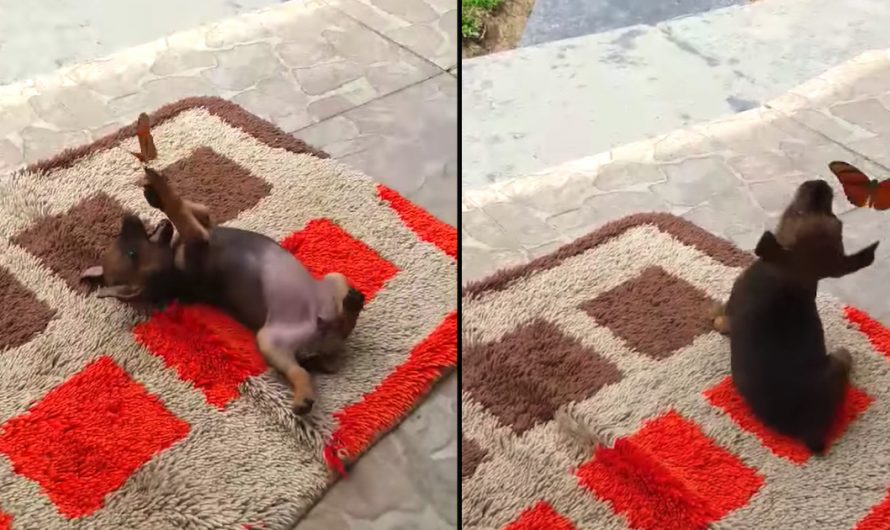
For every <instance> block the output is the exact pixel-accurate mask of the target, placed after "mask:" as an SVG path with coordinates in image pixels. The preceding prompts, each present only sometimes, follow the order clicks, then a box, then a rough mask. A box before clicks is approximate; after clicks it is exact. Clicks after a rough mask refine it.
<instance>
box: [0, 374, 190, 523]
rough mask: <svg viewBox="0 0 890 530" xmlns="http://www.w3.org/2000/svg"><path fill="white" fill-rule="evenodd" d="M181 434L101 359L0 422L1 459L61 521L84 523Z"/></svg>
mask: <svg viewBox="0 0 890 530" xmlns="http://www.w3.org/2000/svg"><path fill="white" fill-rule="evenodd" d="M188 432H189V425H188V423H186V422H184V421H182V420H180V419H179V418H177V417H176V416H174V415H173V414H172V413H170V411H168V410H167V409H166V408H165V407H164V405H163V404H162V403H161V402H160V401H159V400H158V399H157V398H156V397H155V396H152V395H151V394H149V393H148V392H146V390H145V388H143V386H142V385H141V384H139V383H137V382H135V381H133V380H132V379H131V378H130V376H129V375H127V373H126V372H124V371H123V370H122V369H121V368H120V367H119V366H118V365H116V364H115V363H114V361H112V360H111V359H110V358H108V357H102V358H100V359H99V360H97V361H95V362H93V363H92V364H90V365H88V366H87V367H86V368H84V369H83V370H82V371H81V372H79V373H78V374H76V375H74V376H72V377H71V378H70V379H68V380H67V381H65V382H64V383H62V384H61V385H60V386H58V387H56V388H55V389H53V390H51V391H50V392H49V393H48V394H47V395H46V396H45V397H44V398H43V399H42V400H40V401H39V402H38V403H37V404H36V405H34V406H33V407H31V409H30V410H28V412H26V413H24V414H22V415H21V416H18V417H15V418H12V419H11V420H9V421H7V422H6V423H4V424H3V425H2V427H0V453H3V454H4V455H6V456H7V457H8V458H9V460H10V461H11V462H12V466H13V470H14V471H15V472H16V473H18V474H20V475H22V476H24V477H26V478H28V479H30V480H33V481H34V482H36V483H37V484H39V485H40V487H41V488H42V489H43V491H44V492H45V493H46V495H47V496H48V497H49V499H50V500H51V501H52V502H53V504H55V506H56V508H58V510H59V512H61V513H62V515H64V516H66V517H68V518H74V517H83V516H85V515H89V514H91V513H93V512H94V511H96V510H98V509H99V508H101V507H102V503H103V499H104V498H105V496H106V495H107V494H109V493H111V492H112V491H114V490H116V489H117V488H119V487H120V486H121V485H123V483H124V482H126V480H127V479H128V478H129V477H130V475H132V474H133V472H134V471H136V470H137V469H138V468H139V467H140V466H141V465H143V464H145V463H146V462H148V461H149V460H150V459H151V458H152V457H153V456H154V455H156V454H157V453H160V452H161V451H164V450H165V449H167V448H169V447H170V446H171V445H173V444H174V443H176V442H177V441H179V440H181V439H183V438H184V437H185V436H186V435H187V434H188Z"/></svg>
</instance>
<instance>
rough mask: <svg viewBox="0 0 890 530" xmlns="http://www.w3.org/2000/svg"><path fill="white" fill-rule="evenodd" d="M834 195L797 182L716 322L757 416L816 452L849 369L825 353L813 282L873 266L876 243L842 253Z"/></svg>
mask: <svg viewBox="0 0 890 530" xmlns="http://www.w3.org/2000/svg"><path fill="white" fill-rule="evenodd" d="M832 199H833V193H832V190H831V187H830V186H829V185H828V184H827V183H826V182H824V181H822V180H811V181H807V182H804V183H803V184H801V185H800V187H799V188H798V189H797V192H796V193H795V196H794V199H793V200H792V201H791V204H790V205H788V208H787V209H786V210H785V212H784V213H783V214H782V218H781V220H780V222H779V227H778V229H777V231H776V234H775V235H773V234H772V233H770V232H768V231H767V232H764V234H763V236H762V237H761V238H760V241H759V242H758V243H757V248H756V250H755V254H756V255H757V257H758V259H757V261H755V262H754V263H753V264H752V265H751V266H750V267H748V268H747V269H746V270H745V271H744V272H742V274H741V275H740V276H739V277H738V279H736V281H735V284H734V285H733V287H732V292H731V294H730V296H729V301H728V302H727V303H726V305H725V307H724V308H723V311H722V313H721V314H719V315H718V316H717V318H716V319H715V321H714V325H715V328H717V330H718V331H720V332H721V333H728V334H729V338H730V348H731V351H732V355H731V357H732V361H731V363H732V378H733V382H734V383H735V387H736V389H737V390H738V392H739V394H741V396H742V398H743V399H744V400H745V402H746V403H747V404H748V406H749V407H750V408H751V410H752V411H753V412H754V415H755V416H756V417H757V418H758V419H759V420H760V421H761V422H763V423H764V424H766V425H767V426H769V427H771V428H772V429H774V430H776V431H778V432H780V433H782V434H785V435H788V436H791V437H793V438H796V439H798V440H800V441H802V442H803V443H804V444H805V445H806V446H807V448H809V449H810V450H811V451H812V452H813V453H816V454H822V453H824V451H825V447H826V442H827V441H826V436H827V433H828V429H829V428H830V426H831V424H832V423H833V421H834V418H835V415H836V413H837V411H838V407H839V406H840V404H841V402H842V400H843V397H844V393H845V388H846V385H847V381H848V378H849V373H850V369H851V366H852V359H851V357H850V354H849V353H848V352H846V351H843V350H841V351H837V352H834V353H832V354H831V355H829V354H828V353H827V351H826V348H825V337H824V334H823V330H822V321H821V320H820V318H819V313H818V312H817V310H816V287H817V285H818V283H819V280H821V279H823V278H840V277H841V276H845V275H847V274H850V273H853V272H856V271H858V270H859V269H862V268H864V267H867V266H869V265H871V263H872V262H873V261H874V258H875V249H876V248H877V246H878V244H877V243H874V244H872V245H870V246H869V247H867V248H865V249H863V250H861V251H859V252H857V253H856V254H853V255H850V256H847V255H846V254H844V245H843V240H842V225H841V221H840V219H838V218H837V217H836V216H835V215H834V213H832V210H831V205H832Z"/></svg>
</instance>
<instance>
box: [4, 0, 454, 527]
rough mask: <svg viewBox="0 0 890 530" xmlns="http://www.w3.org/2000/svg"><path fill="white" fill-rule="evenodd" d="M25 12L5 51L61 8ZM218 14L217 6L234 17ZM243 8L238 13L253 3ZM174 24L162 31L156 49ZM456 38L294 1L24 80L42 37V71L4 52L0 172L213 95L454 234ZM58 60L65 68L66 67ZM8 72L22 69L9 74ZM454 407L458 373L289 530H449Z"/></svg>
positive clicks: (415, 4) (71, 47)
mask: <svg viewBox="0 0 890 530" xmlns="http://www.w3.org/2000/svg"><path fill="white" fill-rule="evenodd" d="M28 4H29V8H33V9H37V10H38V11H33V12H32V10H25V8H24V7H18V6H14V7H7V6H6V5H5V4H3V3H0V13H3V15H4V16H3V17H2V20H0V35H2V37H0V44H3V41H2V39H4V38H7V39H8V38H9V34H8V33H7V31H6V30H4V29H3V28H7V26H8V28H12V27H23V26H27V25H28V24H32V22H33V24H32V27H34V28H36V27H44V26H40V25H39V24H43V23H44V22H43V21H31V18H32V17H36V16H37V14H39V13H41V12H42V11H40V10H44V9H45V10H52V9H53V8H57V9H60V10H62V9H64V6H58V5H56V4H53V3H50V2H46V4H47V5H39V6H37V7H35V6H34V5H33V4H34V3H33V2H29V3H28ZM88 4H89V3H88ZM11 5H12V4H10V6H11ZM165 5H166V4H164V3H162V4H161V7H157V6H158V4H157V3H156V2H154V3H152V4H151V6H153V15H152V16H153V17H154V16H159V15H157V13H165V12H167V13H168V14H169V13H171V12H172V13H174V14H172V15H170V16H168V17H162V18H173V19H177V17H178V19H177V20H175V21H174V22H170V24H180V23H182V24H186V23H188V24H192V23H194V22H195V19H193V18H191V19H190V18H189V17H190V16H192V15H190V14H189V13H188V11H189V10H191V9H193V8H194V6H192V7H189V6H186V7H183V6H181V5H180V4H176V5H175V6H174V5H173V4H169V6H167V7H166V8H165V7H164V6H165ZM227 5H228V7H226V8H225V9H230V8H231V9H235V8H234V7H232V6H233V5H234V4H227ZM239 5H240V6H243V9H245V10H246V9H247V8H248V7H249V6H253V5H255V4H248V3H246V2H242V3H241V4H239ZM84 9H85V10H86V11H89V10H90V9H92V8H91V7H90V6H89V5H85V7H84ZM96 9H98V7H97V8H96ZM110 9H112V10H114V9H117V8H110ZM163 9H167V11H164V10H163ZM194 9H197V8H194ZM219 9H220V10H223V9H224V8H222V7H220V8H219ZM237 9H241V7H239V8H237ZM134 13H138V9H137V8H135V7H128V8H127V13H126V16H124V14H120V13H118V15H119V16H118V18H117V20H118V21H120V20H129V19H130V18H134V20H140V19H146V18H147V17H145V16H143V17H138V16H136V15H135V14H134ZM208 13H212V16H211V20H212V19H213V18H218V16H217V13H222V11H213V9H211V8H210V7H207V8H206V10H205V9H204V5H203V4H202V9H201V10H200V13H199V14H201V15H202V16H205V15H206V16H210V15H208ZM10 16H14V17H17V18H16V19H15V20H10V18H9V17H10ZM97 16H98V15H97ZM106 16H107V17H110V18H102V19H101V20H104V21H106V22H107V21H108V20H112V21H113V20H114V12H113V11H108V12H106V13H104V14H102V17H106ZM93 20H95V19H93ZM3 24H6V25H7V26H3ZM152 24H154V22H153V23H152ZM100 27H102V26H101V24H98V23H95V24H94V23H90V24H87V26H86V27H81V26H79V25H78V24H77V23H75V24H74V26H72V27H71V29H70V33H71V35H70V41H69V43H68V45H67V46H66V47H65V48H63V49H64V50H65V51H66V52H67V53H68V54H69V55H70V57H71V58H72V59H71V61H72V62H74V61H78V60H80V59H82V58H91V57H95V56H98V55H101V54H104V53H106V52H107V51H109V50H111V48H109V49H108V50H107V51H106V52H97V51H96V49H95V48H93V47H92V44H89V40H90V38H89V36H90V35H91V33H92V32H93V31H100V30H99V29H98V28H100ZM177 27H179V26H163V27H156V28H155V31H154V33H155V34H156V35H153V36H152V38H153V37H160V36H161V35H162V34H164V33H165V32H169V31H171V30H174V29H177ZM77 28H80V29H77ZM16 31H18V33H15V34H14V35H13V37H14V40H15V41H16V42H19V43H22V42H26V41H27V34H26V33H24V32H21V31H20V30H16ZM101 31H103V32H104V31H108V32H110V33H109V35H113V34H114V32H113V31H111V30H110V29H104V30H101ZM141 31H142V29H136V30H133V34H132V35H119V36H118V37H119V38H117V40H114V39H112V41H113V42H116V43H117V44H114V45H113V46H112V48H114V47H119V48H120V47H124V46H127V45H129V44H137V43H138V42H134V41H132V40H127V39H130V38H131V37H132V38H133V39H138V38H142V37H144V38H146V39H147V38H149V37H146V35H147V33H140V32H141ZM123 33H126V32H123ZM140 35H141V36H142V37H139V36H140ZM456 35H457V3H456V0H426V1H424V0H386V1H384V0H366V1H360V0H330V1H325V2H321V1H309V2H303V1H299V2H287V3H284V4H282V5H280V6H274V7H272V8H270V9H268V10H265V11H261V12H259V13H253V12H252V13H245V14H243V15H241V16H239V17H236V18H231V19H224V20H220V21H218V22H214V23H213V24H211V25H209V26H207V27H202V28H197V29H193V30H188V31H184V32H181V33H177V34H174V35H171V36H168V37H167V38H165V39H163V40H160V41H155V42H151V43H147V44H144V45H140V46H138V47H134V48H127V49H125V50H121V51H120V52H119V53H118V54H115V55H114V56H112V57H110V58H106V59H103V60H98V61H88V62H86V63H78V64H76V65H75V64H72V65H71V66H70V67H63V68H62V69H61V70H58V71H54V72H52V73H49V74H47V75H38V77H37V78H29V79H27V80H24V79H23V77H24V76H30V75H33V74H40V73H45V72H43V71H44V70H45V71H50V70H51V69H52V68H51V66H52V65H51V64H50V63H39V61H38V60H37V59H34V57H37V56H39V55H40V52H41V50H43V51H45V52H46V54H47V56H49V57H59V56H60V54H59V53H56V51H54V50H56V48H54V47H53V46H54V45H52V46H51V45H50V44H47V43H44V42H43V41H42V40H41V39H42V38H43V37H41V36H40V35H36V34H35V35H33V36H32V39H33V42H32V43H31V44H30V45H23V44H17V46H19V47H23V48H26V49H29V50H32V52H31V53H32V55H30V56H29V57H31V58H32V60H34V61H38V64H35V65H33V68H31V65H28V64H27V61H24V60H23V59H22V57H21V56H20V54H19V53H12V54H11V55H10V54H7V48H6V46H5V45H0V74H4V75H8V76H9V77H8V78H11V79H16V80H17V81H16V82H14V83H12V84H7V85H6V86H0V116H2V119H0V175H2V174H4V173H6V172H7V171H10V170H13V169H15V168H16V167H19V166H21V165H22V164H23V163H25V162H30V161H35V160H38V159H41V158H44V157H47V156H49V155H52V154H54V153H56V152H57V151H59V150H60V149H62V148H64V147H66V146H74V145H79V144H82V143H84V142H87V141H88V140H90V139H94V138H96V137H99V136H101V135H103V134H105V133H106V132H108V131H111V130H114V129H116V128H118V127H120V126H121V125H122V124H125V123H128V122H131V121H132V120H133V119H135V116H136V115H137V114H138V113H139V112H142V111H143V110H148V111H150V110H153V109H155V108H157V107H159V106H161V105H163V104H164V103H168V102H171V101H175V100H177V99H180V98H183V97H187V96H199V95H219V96H222V97H225V98H228V99H232V100H234V101H236V102H237V103H239V104H241V105H242V106H244V107H245V108H247V109H248V110H250V111H251V112H254V113H256V114H257V115H259V116H261V117H264V118H266V119H270V120H271V121H273V122H275V123H276V124H277V125H278V126H279V127H281V128H282V129H284V130H285V131H287V132H290V133H293V134H294V135H296V136H297V137H299V138H302V139H304V140H306V141H308V142H310V143H313V144H314V145H316V146H318V147H321V148H323V149H324V150H326V151H328V152H329V153H331V154H332V155H333V156H334V157H336V158H338V159H341V160H344V161H346V162H347V163H349V164H351V165H353V166H355V167H356V168H358V169H360V170H362V171H364V172H365V173H367V174H368V175H370V176H371V177H372V178H374V179H376V180H378V181H380V182H382V183H385V184H386V185H388V186H391V187H393V188H395V189H396V190H398V191H399V192H400V193H402V194H404V195H405V196H407V197H408V198H410V199H411V200H413V201H415V202H417V203H418V204H420V205H421V206H423V207H425V208H427V209H428V210H430V211H431V212H432V213H434V214H435V215H437V216H438V217H439V218H441V219H443V220H444V221H446V222H448V223H450V224H452V225H454V224H456V222H457V210H456V204H457V171H458V169H457V110H456V109H457V79H456V78H455V75H454V72H453V71H454V67H455V64H456V61H457V38H456ZM46 38H47V39H48V38H49V37H46ZM7 42H9V41H7ZM26 44H27V43H26ZM105 44H107V42H106V43H105ZM54 54H55V55H54ZM41 60H42V59H41ZM67 62H68V59H66V58H64V57H62V59H61V64H66V63H67ZM41 65H42V66H41ZM13 68H19V70H17V72H18V73H13V74H8V72H13ZM29 68H30V70H29ZM456 396H457V385H456V378H455V377H454V376H452V377H450V378H449V379H448V380H446V381H445V383H443V384H442V385H440V386H439V387H438V388H437V389H435V390H434V392H433V393H432V395H431V396H430V398H428V399H427V401H426V402H425V403H424V404H423V405H421V406H420V408H419V409H418V410H417V411H415V413H414V414H412V415H411V416H410V417H409V418H408V419H407V420H406V421H405V422H404V423H403V424H402V425H401V426H400V427H399V428H397V429H396V430H395V431H394V432H393V433H392V435H390V436H387V437H385V438H384V439H383V440H382V441H381V442H380V443H379V444H378V445H377V446H375V447H374V448H373V449H372V450H371V451H370V452H369V453H368V454H367V455H365V457H363V458H362V459H361V460H360V461H359V462H358V463H357V465H356V466H355V467H354V469H353V470H352V472H351V474H350V476H349V478H348V479H347V480H344V481H341V482H339V483H338V484H337V485H336V486H335V487H334V488H333V490H332V491H331V492H329V494H328V495H327V496H326V497H325V498H324V499H323V500H322V501H321V503H320V504H319V505H318V506H316V508H315V509H314V510H313V511H312V512H311V513H310V514H309V516H308V517H307V518H306V519H305V520H304V521H303V522H301V523H300V524H299V525H298V528H299V529H300V530H309V529H315V528H318V529H325V530H327V529H332V528H337V529H340V528H343V529H349V528H362V529H365V528H397V527H399V528H423V529H431V530H435V529H439V528H443V529H444V528H455V527H456V519H457V498H456V489H457V477H456V475H455V471H454V470H455V469H456V466H457V424H456V414H457V412H456V411H457V401H456Z"/></svg>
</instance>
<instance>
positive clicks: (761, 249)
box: [754, 230, 788, 263]
mask: <svg viewBox="0 0 890 530" xmlns="http://www.w3.org/2000/svg"><path fill="white" fill-rule="evenodd" d="M754 254H755V255H756V256H757V257H758V258H760V259H762V260H763V261H769V262H773V263H777V262H780V261H784V260H785V258H786V257H787V255H788V251H787V250H785V248H784V247H783V246H782V245H781V244H779V241H778V240H777V239H776V236H774V235H773V233H772V232H770V231H769V230H767V231H766V232H764V233H763V235H762V236H760V241H758V242H757V246H756V247H754Z"/></svg>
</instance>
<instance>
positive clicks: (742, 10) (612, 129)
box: [461, 0, 890, 189]
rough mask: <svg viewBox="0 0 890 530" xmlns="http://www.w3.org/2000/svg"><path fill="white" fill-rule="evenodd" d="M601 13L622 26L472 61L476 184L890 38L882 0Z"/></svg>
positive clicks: (724, 104) (534, 167)
mask: <svg viewBox="0 0 890 530" xmlns="http://www.w3.org/2000/svg"><path fill="white" fill-rule="evenodd" d="M539 1H543V2H546V1H548V0H539ZM569 3H571V4H572V5H583V6H584V9H594V8H595V7H596V6H597V5H600V4H601V2H578V1H574V2H569ZM629 4H633V2H631V3H629ZM650 4H652V6H650V7H651V8H652V9H655V7H653V6H655V4H658V5H659V6H661V5H662V4H665V3H659V2H650ZM622 5H625V4H624V3H622ZM680 7H682V6H680ZM687 7H688V8H690V9H691V8H692V7H695V6H692V5H691V3H690V4H689V5H687ZM609 9H611V11H609V10H606V11H605V13H606V14H609V13H611V14H614V13H615V12H614V6H612V7H610V8H609ZM665 9H666V7H665ZM637 14H639V13H637ZM643 14H645V13H643ZM656 14H657V13H655V14H652V17H655V18H658V17H656V16H655V15H656ZM610 16H611V15H610ZM650 18H651V17H650ZM599 20H600V22H602V23H603V24H607V23H608V24H611V25H608V24H607V25H605V26H603V27H609V28H613V29H609V30H607V31H600V28H598V27H594V28H593V29H592V30H593V31H597V33H593V34H590V35H586V36H581V37H577V38H572V39H566V40H559V41H553V42H547V43H546V44H541V45H538V46H529V47H524V48H519V49H516V50H512V51H509V52H503V53H499V54H494V55H490V56H484V57H478V58H474V59H471V60H466V61H463V63H462V66H463V71H462V76H463V80H462V91H463V92H462V106H463V108H462V117H463V127H462V137H463V140H462V145H463V154H462V163H461V164H462V168H461V174H462V177H461V178H462V181H463V184H464V188H465V189H469V188H478V187H481V186H485V185H487V184H490V183H492V182H495V181H498V180H503V179H509V178H514V177H524V176H528V175H531V174H534V173H536V172H538V171H541V170H544V169H546V168H548V167H552V166H554V165H556V164H560V163H563V162H567V161H570V160H574V159H578V158H581V157H584V156H589V155H593V154H596V153H599V152H603V151H608V150H610V149H612V148H614V147H617V146H620V145H623V144H626V143H628V142H634V141H637V140H639V139H641V138H653V137H655V136H658V135H661V134H664V133H667V132H669V131H672V130H675V129H678V128H682V127H689V126H692V125H693V124H696V123H700V122H702V121H707V120H712V119H715V118H718V117H720V116H725V115H728V114H731V113H735V112H741V111H744V110H747V109H750V108H754V107H757V106H759V105H761V104H762V103H764V102H766V101H768V100H770V99H772V98H775V97H777V96H779V95H780V94H782V93H784V92H786V91H787V90H790V89H791V88H793V87H794V86H796V85H797V84H799V83H802V82H804V81H806V80H807V79H810V78H812V77H814V76H817V75H819V74H820V73H821V72H823V71H825V70H827V69H829V68H831V67H833V66H835V65H837V64H840V63H842V62H844V61H846V60H849V59H852V58H853V57H855V56H856V55H858V54H860V53H862V52H864V51H867V50H870V49H883V48H886V47H888V46H890V33H888V32H887V30H886V28H887V27H888V26H890V4H888V3H887V2H883V1H881V0H850V1H848V2H844V3H843V7H842V8H840V7H839V6H838V4H837V2H832V1H830V0H761V1H758V2H754V3H745V4H743V5H735V6H730V7H726V8H722V9H714V10H710V11H706V12H700V13H693V14H690V15H689V16H685V17H682V18H676V19H670V20H664V21H661V22H656V23H650V22H651V20H649V19H646V18H645V17H642V15H641V16H639V17H637V18H634V17H630V16H629V17H627V18H626V19H624V20H623V22H621V21H611V22H610V21H609V20H607V19H604V18H601V19H599ZM533 22H534V20H533V19H532V20H531V21H530V24H532V23H533ZM619 23H626V24H636V25H627V26H623V27H622V26H617V25H615V24H619Z"/></svg>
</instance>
